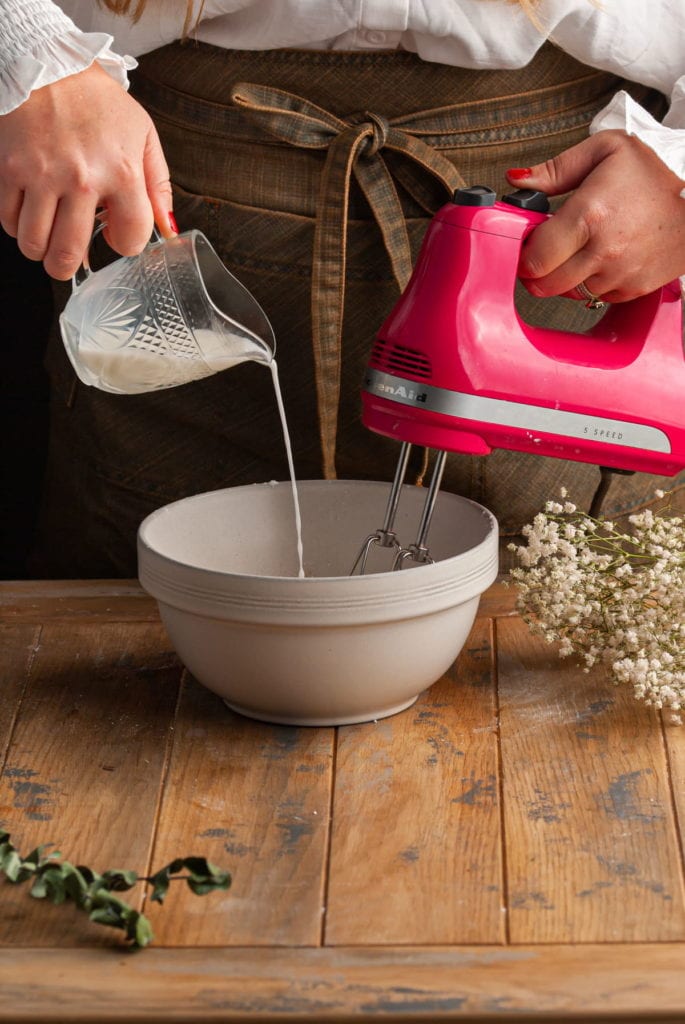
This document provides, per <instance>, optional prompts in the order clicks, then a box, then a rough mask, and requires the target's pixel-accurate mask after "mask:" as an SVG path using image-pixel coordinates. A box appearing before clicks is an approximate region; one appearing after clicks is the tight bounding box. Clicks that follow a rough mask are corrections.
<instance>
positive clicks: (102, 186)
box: [0, 64, 174, 280]
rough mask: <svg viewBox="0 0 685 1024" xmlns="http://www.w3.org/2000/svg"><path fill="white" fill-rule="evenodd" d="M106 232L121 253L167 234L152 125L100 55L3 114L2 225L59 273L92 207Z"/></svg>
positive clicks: (84, 243) (167, 197) (72, 256)
mask: <svg viewBox="0 0 685 1024" xmlns="http://www.w3.org/2000/svg"><path fill="white" fill-rule="evenodd" d="M103 207H104V208H105V209H106V211H107V228H106V231H105V237H106V239H107V242H108V243H109V245H111V247H112V248H113V249H114V250H116V252H118V253H121V254H122V255H124V256H132V255H135V254H136V253H139V252H140V251H141V250H142V249H143V248H144V246H145V245H146V244H147V242H148V241H149V240H150V235H151V232H152V226H153V221H154V222H155V223H156V224H157V226H158V228H159V230H160V232H161V233H162V235H164V236H165V237H168V236H169V235H171V234H173V233H174V232H173V230H172V223H171V222H170V220H169V213H170V211H171V185H170V184H169V170H168V168H167V165H166V161H165V159H164V154H163V153H162V148H161V145H160V142H159V139H158V137H157V132H156V130H155V127H154V125H153V123H152V121H151V119H150V117H149V116H148V115H147V113H146V112H145V111H144V110H143V108H142V107H141V106H140V104H138V103H137V102H136V101H135V100H134V99H133V98H132V97H131V96H129V95H128V93H127V92H125V90H124V89H122V88H121V86H120V85H118V84H117V83H116V82H115V81H114V80H113V79H112V78H110V76H109V75H108V74H107V72H106V71H103V69H102V68H101V67H99V65H97V64H93V65H91V67H89V68H87V69H86V70H85V71H81V72H79V73H78V74H75V75H69V76H68V77H67V78H62V79H60V80H59V81H57V82H54V83H53V84H52V85H46V86H43V87H42V88H41V89H37V90H35V92H33V93H31V95H30V96H29V98H28V99H27V100H26V101H25V102H24V103H23V104H22V105H21V106H20V107H18V108H17V109H16V110H13V111H12V112H11V113H9V114H5V115H4V116H2V117H0V224H2V227H3V228H4V229H5V231H6V232H7V233H8V234H9V235H12V236H13V237H15V238H16V239H17V243H18V245H19V248H20V249H21V251H22V252H23V254H24V255H25V256H27V257H28V258H29V259H31V260H39V261H40V260H42V262H43V264H44V265H45V269H46V270H47V272H48V274H50V275H51V276H52V277H55V278H57V279H58V280H67V279H68V278H70V277H72V276H73V274H74V273H75V271H76V270H77V269H78V267H79V265H80V263H81V262H82V260H83V256H84V254H85V252H86V250H87V248H88V244H89V242H90V238H91V235H92V232H93V225H94V219H95V213H96V210H98V209H101V208H103Z"/></svg>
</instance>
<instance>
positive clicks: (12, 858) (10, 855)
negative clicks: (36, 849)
mask: <svg viewBox="0 0 685 1024" xmlns="http://www.w3.org/2000/svg"><path fill="white" fill-rule="evenodd" d="M21 865H22V860H21V857H20V856H19V854H18V853H17V851H16V850H15V849H14V847H12V848H11V849H10V850H8V851H7V853H6V854H5V855H4V856H3V859H2V870H3V871H4V872H5V874H6V875H7V878H8V879H9V881H10V882H16V881H17V880H18V878H19V872H20V871H21Z"/></svg>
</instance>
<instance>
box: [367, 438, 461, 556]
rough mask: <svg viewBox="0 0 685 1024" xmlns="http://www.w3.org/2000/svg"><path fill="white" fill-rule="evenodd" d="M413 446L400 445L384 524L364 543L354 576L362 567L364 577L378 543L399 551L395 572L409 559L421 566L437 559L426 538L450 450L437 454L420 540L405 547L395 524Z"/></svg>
mask: <svg viewBox="0 0 685 1024" xmlns="http://www.w3.org/2000/svg"><path fill="white" fill-rule="evenodd" d="M411 448H412V446H411V444H410V443H409V442H408V441H404V442H403V443H402V446H401V448H400V457H399V459H398V462H397V469H396V470H395V476H394V478H393V482H392V487H391V488H390V496H389V498H388V504H387V506H386V508H385V518H384V520H383V525H382V526H381V527H380V529H378V530H376V531H375V532H374V533H370V534H369V536H368V537H367V538H366V540H365V541H364V543H363V544H362V548H361V551H360V552H359V554H358V555H357V558H356V561H355V563H354V565H353V566H352V572H351V573H350V575H351V576H354V574H355V572H356V571H357V569H359V575H360V576H363V575H364V573H365V572H366V566H367V562H368V559H369V555H370V553H371V551H372V549H373V547H374V546H377V547H380V548H392V549H393V550H394V551H395V557H394V559H393V561H392V565H391V569H392V570H393V571H395V570H396V569H403V568H404V567H405V564H406V563H407V562H415V563H416V564H417V565H426V564H427V563H430V562H432V561H433V559H432V558H431V556H430V552H429V551H428V547H427V544H426V540H427V538H428V531H429V529H430V524H431V520H432V518H433V512H434V510H435V503H436V501H437V498H438V493H439V491H440V484H441V482H442V474H443V472H444V469H445V460H446V458H447V452H445V451H441V452H438V453H437V455H436V459H435V464H434V466H433V472H432V474H431V479H430V483H429V485H428V490H427V491H426V501H425V503H424V506H423V512H422V513H421V520H420V522H419V528H418V532H417V535H416V540H415V541H414V543H413V544H409V545H408V546H407V547H402V545H401V544H400V542H399V540H398V538H397V534H396V533H395V531H394V526H395V517H396V515H397V507H398V505H399V502H400V494H401V491H402V484H403V483H404V478H405V475H406V472H407V463H408V462H409V454H410V452H411Z"/></svg>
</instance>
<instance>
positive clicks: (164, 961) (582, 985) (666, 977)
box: [0, 943, 685, 1024]
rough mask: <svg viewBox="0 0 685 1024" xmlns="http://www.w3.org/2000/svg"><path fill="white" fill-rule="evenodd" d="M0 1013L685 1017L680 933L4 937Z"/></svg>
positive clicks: (65, 1016) (464, 1021)
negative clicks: (496, 942) (249, 941)
mask: <svg viewBox="0 0 685 1024" xmlns="http://www.w3.org/2000/svg"><path fill="white" fill-rule="evenodd" d="M0 990H1V991H2V993H3V998H2V999H1V1000H0V1021H3V1022H8V1024H9V1022H10V1021H11V1022H13V1024H14V1022H16V1021H23V1022H24V1024H29V1022H32V1024H39V1022H40V1024H53V1022H55V1024H56V1022H60V1024H63V1022H64V1021H65V1020H68V1021H70V1022H79V1024H84V1022H88V1024H90V1022H92V1024H110V1022H114V1021H117V1022H121V1021H126V1022H127V1024H136V1022H138V1021H146V1022H154V1024H166V1022H168V1021H173V1022H176V1024H178V1022H181V1021H183V1022H188V1024H191V1022H192V1024H197V1021H205V1020H206V1021H223V1022H224V1024H245V1022H250V1021H255V1022H257V1021H259V1022H262V1024H264V1022H268V1024H285V1022H292V1021H310V1022H315V1024H324V1022H339V1024H350V1022H351V1021H365V1022H368V1021H373V1020H380V1021H383V1024H403V1022H407V1021H409V1022H410V1024H416V1022H419V1021H420V1022H422V1024H438V1022H446V1021H453V1022H455V1024H469V1022H471V1024H473V1022H478V1024H495V1022H499V1024H502V1022H516V1024H533V1022H536V1021H540V1022H542V1021H544V1022H546V1024H559V1022H560V1021H573V1022H576V1024H578V1022H579V1021H586V1022H589V1024H590V1022H591V1024H599V1022H607V1024H609V1022H611V1024H628V1022H630V1024H634V1022H635V1021H636V1020H642V1021H645V1022H647V1024H657V1022H664V1021H670V1022H672V1024H682V1021H683V1020H685V987H684V985H683V952H682V946H681V945H680V944H675V945H674V944H668V943H667V944H654V945H639V944H637V945H636V944H629V945H589V946H567V947H564V946H520V947H516V948H506V947H502V946H499V947H497V946H495V947H493V946H470V947H468V946H467V947H458V946H457V947H455V946H452V947H433V948H430V947H428V948H425V947H417V946H408V947H405V948H395V949H392V948H387V947H382V948H369V947H366V948H359V947H357V948H351V949H350V948H347V949H346V948H341V947H338V948H336V949H325V948H324V949H295V950H292V949H258V950H255V949H231V950H217V949H184V950H173V949H156V948H154V947H153V948H151V949H149V950H146V951H145V952H144V953H141V954H139V955H135V956H122V955H120V954H119V955H117V954H116V953H114V952H112V951H108V950H100V951H98V950H92V949H88V950H80V951H79V954H78V960H76V959H75V957H74V955H73V953H71V954H70V952H69V951H62V950H35V951H34V950H31V951H29V950H26V951H25V954H23V952H22V951H17V950H8V951H7V952H6V953H3V956H2V958H0Z"/></svg>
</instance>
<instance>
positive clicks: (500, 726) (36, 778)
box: [0, 581, 685, 1024]
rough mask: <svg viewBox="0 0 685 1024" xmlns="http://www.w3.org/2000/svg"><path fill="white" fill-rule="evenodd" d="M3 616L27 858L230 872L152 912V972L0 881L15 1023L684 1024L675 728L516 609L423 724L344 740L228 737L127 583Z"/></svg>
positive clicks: (7, 793) (436, 694)
mask: <svg viewBox="0 0 685 1024" xmlns="http://www.w3.org/2000/svg"><path fill="white" fill-rule="evenodd" d="M0 597H1V598H2V607H3V618H2V622H3V625H2V644H3V656H2V659H1V661H0V677H1V679H2V683H1V691H0V692H1V693H2V702H1V704H0V764H2V775H1V777H0V782H1V794H0V823H1V824H2V826H3V827H4V828H5V829H6V830H7V831H9V832H10V833H11V834H12V839H13V841H15V843H16V845H17V846H18V847H19V849H20V850H22V851H24V852H27V851H28V850H29V849H30V848H31V847H32V846H34V845H36V844H37V843H39V842H43V841H53V842H55V843H56V845H57V846H58V848H59V849H60V850H61V851H62V853H63V855H64V857H66V858H67V859H69V860H71V861H73V862H75V863H85V864H88V865H90V866H92V867H94V868H96V869H99V870H104V869H105V868H109V867H131V868H135V869H136V870H138V871H139V872H140V873H144V872H146V871H149V870H150V869H151V868H156V867H160V866H162V865H163V864H166V863H168V862H169V861H170V860H172V859H173V858H174V857H175V856H177V855H180V856H184V855H187V854H190V853H197V854H200V855H204V856H207V857H208V858H209V859H210V860H212V861H214V862H216V863H218V864H220V865H222V866H224V867H226V868H228V869H229V870H230V871H231V872H232V874H233V886H232V888H231V889H230V890H229V891H228V892H226V893H214V894H211V895H209V896H206V897H202V898H200V897H197V896H193V895H192V894H191V893H190V892H189V891H188V890H187V889H186V887H185V886H184V885H182V884H179V883H176V887H175V888H173V889H172V891H171V892H170V894H169V896H168V898H167V901H166V903H165V904H164V906H163V907H161V908H160V907H158V906H157V905H150V906H148V908H147V911H146V912H147V913H148V915H149V916H150V918H151V920H152V923H153V927H154V930H155V934H156V940H155V943H154V945H153V946H151V947H149V948H148V949H146V950H144V951H141V952H137V953H131V952H129V951H128V950H127V949H125V948H124V947H123V946H122V943H121V940H120V938H119V934H120V933H118V932H114V931H110V930H108V929H105V928H102V927H100V926H98V925H95V924H91V923H90V922H89V921H88V920H87V918H86V916H85V915H84V914H79V913H78V912H77V911H76V910H75V909H72V908H68V909H65V908H55V907H53V906H52V905H51V904H46V903H44V902H39V901H37V900H32V899H30V898H29V896H28V894H27V891H26V887H24V886H22V887H19V886H10V885H9V884H8V883H2V884H0V898H1V901H2V902H1V911H2V912H1V914H0V945H2V947H3V949H2V951H1V952H0V1020H1V1021H10V1020H11V1021H97V1022H99V1024H101V1022H108V1021H118V1020H124V1019H125V1020H127V1021H205V1020H207V1021H209V1020H211V1021H216V1020H221V1021H227V1022H234V1021H260V1022H264V1021H268V1022H275V1021H300V1020H309V1021H314V1022H318V1021H321V1022H329V1021H336V1022H342V1021H367V1020H368V1021H375V1020H379V1021H384V1022H388V1021H403V1022H404V1021H425V1022H441V1021H460V1022H464V1021H478V1022H483V1021H513V1020H516V1021H518V1022H521V1021H523V1022H528V1021H536V1020H545V1021H550V1020H554V1021H575V1020H583V1021H608V1020H611V1021H634V1020H640V1021H645V1022H649V1024H653V1022H657V1021H662V1020H668V1021H679V1022H682V1021H684V1020H685V975H684V973H683V966H684V965H685V957H684V955H683V954H684V952H685V902H684V900H683V863H682V841H683V836H682V825H681V824H679V823H682V821H683V820H685V795H684V793H683V781H684V777H685V727H684V728H682V729H679V728H677V727H673V726H670V725H667V724H666V725H664V724H663V723H662V722H661V721H660V719H659V718H658V717H657V716H656V715H655V714H653V713H651V712H649V711H648V710H647V709H645V708H642V707H640V706H639V705H638V704H636V702H635V701H634V700H633V698H632V697H631V696H630V695H629V694H628V693H626V692H624V691H623V690H620V689H616V688H614V687H612V686H611V685H610V684H609V683H608V682H607V680H606V678H605V677H604V676H603V675H601V674H600V673H594V674H592V675H586V674H584V673H583V672H582V671H581V670H580V669H578V668H577V667H574V666H573V665H572V664H571V663H570V662H568V661H559V660H558V658H557V656H556V653H555V651H554V650H553V649H552V648H550V647H548V646H546V645H545V644H543V643H541V642H539V641H537V640H534V639H532V638H531V636H530V635H529V633H528V631H527V629H526V627H525V626H524V625H523V623H522V622H521V621H520V620H519V619H518V618H517V617H516V615H514V613H513V593H512V591H511V590H507V589H505V588H504V587H503V586H502V585H501V584H497V585H495V586H494V587H493V588H492V589H491V590H490V591H489V592H488V593H487V594H486V595H485V597H484V598H483V601H482V602H481V608H480V615H479V618H478V619H477V621H476V624H475V626H474V629H473V632H472V634H471V636H470V638H469V641H468V643H467V645H466V649H465V650H464V652H463V653H462V656H461V657H460V658H459V660H458V662H457V663H456V665H455V666H454V667H453V668H452V669H451V670H450V671H449V672H448V673H447V675H446V676H445V677H444V678H443V679H442V680H441V681H440V682H439V683H437V684H436V685H435V686H433V687H432V688H431V689H430V690H429V691H428V692H426V693H425V694H423V696H422V697H421V698H420V700H419V702H418V703H417V704H416V705H415V706H414V707H413V708H411V709H410V710H408V711H406V712H404V713H403V714H400V715H397V716H395V717H393V718H389V719H386V720H384V721H379V722H372V723H369V724H365V725H358V726H349V727H344V728H340V729H331V728H322V729H295V728H286V727H281V726H271V725H265V724H260V723H257V722H252V721H250V720H248V719H244V718H241V717H239V716H238V715H235V714H232V713H231V712H229V711H228V710H227V709H226V708H225V707H224V705H223V704H222V703H221V702H220V701H219V699H218V698H216V697H215V696H214V695H213V694H211V693H209V692H208V691H206V690H205V689H204V688H202V687H200V686H199V685H197V684H196V683H195V681H194V680H193V679H192V678H190V677H189V676H188V674H187V673H185V672H184V670H183V668H182V666H181V665H180V664H179V662H178V660H177V659H176V657H175V655H174V653H173V652H172V650H171V649H170V646H169V642H168V640H167V638H166V635H165V633H164V630H163V628H162V627H161V625H160V623H159V620H158V617H157V612H156V607H155V604H154V602H153V601H151V600H150V599H149V598H148V597H146V596H145V595H144V594H143V593H142V591H141V590H140V589H139V588H138V586H137V585H136V584H135V583H129V582H121V581H118V582H111V583H110V582H85V583H79V582H70V583H55V582H53V583H38V582H37V583H20V584H4V585H2V587H0ZM129 895H130V894H129ZM133 895H134V899H137V900H140V898H141V897H140V895H139V894H137V893H136V892H135V891H134V894H133Z"/></svg>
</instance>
